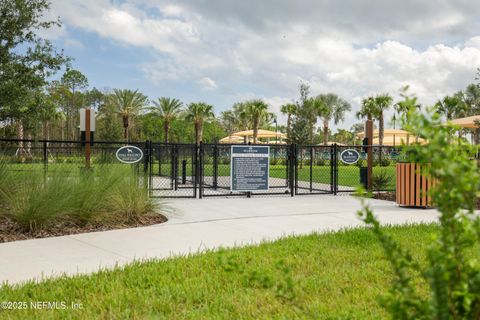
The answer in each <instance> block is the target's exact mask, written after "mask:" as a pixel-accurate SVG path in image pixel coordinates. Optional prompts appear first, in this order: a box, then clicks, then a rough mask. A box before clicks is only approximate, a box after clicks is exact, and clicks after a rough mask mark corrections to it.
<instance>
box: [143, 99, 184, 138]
mask: <svg viewBox="0 0 480 320" xmlns="http://www.w3.org/2000/svg"><path fill="white" fill-rule="evenodd" d="M153 104H154V107H153V108H151V110H152V111H153V113H154V114H156V115H158V116H159V117H160V118H161V119H162V120H163V133H164V138H163V139H164V142H165V143H168V141H169V139H168V138H169V134H170V126H171V124H172V121H174V120H175V119H177V118H178V116H179V115H180V113H181V112H182V106H183V104H182V102H180V100H178V99H174V98H167V97H161V98H159V99H158V100H157V101H153Z"/></svg>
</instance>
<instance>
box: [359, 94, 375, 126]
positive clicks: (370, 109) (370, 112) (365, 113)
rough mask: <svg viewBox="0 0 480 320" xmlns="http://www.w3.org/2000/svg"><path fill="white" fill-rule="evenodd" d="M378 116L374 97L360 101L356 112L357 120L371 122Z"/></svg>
mask: <svg viewBox="0 0 480 320" xmlns="http://www.w3.org/2000/svg"><path fill="white" fill-rule="evenodd" d="M377 114H378V110H377V104H376V103H375V98H374V97H367V98H363V99H362V106H361V108H360V110H359V111H358V112H357V118H358V119H367V120H372V121H373V119H374V118H375V116H376V115H377Z"/></svg>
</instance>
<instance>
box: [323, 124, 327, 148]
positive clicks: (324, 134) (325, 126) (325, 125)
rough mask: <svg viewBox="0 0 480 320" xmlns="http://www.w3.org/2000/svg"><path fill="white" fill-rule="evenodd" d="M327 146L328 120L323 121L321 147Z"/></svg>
mask: <svg viewBox="0 0 480 320" xmlns="http://www.w3.org/2000/svg"><path fill="white" fill-rule="evenodd" d="M327 144H328V119H323V145H325V146H326V145H327Z"/></svg>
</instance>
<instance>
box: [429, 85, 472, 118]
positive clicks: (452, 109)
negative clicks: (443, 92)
mask: <svg viewBox="0 0 480 320" xmlns="http://www.w3.org/2000/svg"><path fill="white" fill-rule="evenodd" d="M435 107H436V109H437V112H438V113H440V114H442V115H444V116H445V118H446V119H447V120H452V119H454V118H458V117H463V116H465V114H466V113H467V112H468V111H467V105H466V104H465V102H464V101H463V97H462V94H461V93H459V92H457V93H455V94H454V95H453V96H445V97H444V98H443V99H442V100H439V101H438V102H437V103H436V104H435Z"/></svg>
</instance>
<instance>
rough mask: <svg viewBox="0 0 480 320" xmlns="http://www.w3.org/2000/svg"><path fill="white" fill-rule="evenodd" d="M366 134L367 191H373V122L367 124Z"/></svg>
mask: <svg viewBox="0 0 480 320" xmlns="http://www.w3.org/2000/svg"><path fill="white" fill-rule="evenodd" d="M365 129H366V130H365V133H366V136H367V139H368V140H367V141H368V146H367V190H368V191H372V170H373V147H372V145H373V121H372V120H367V121H366V123H365Z"/></svg>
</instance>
